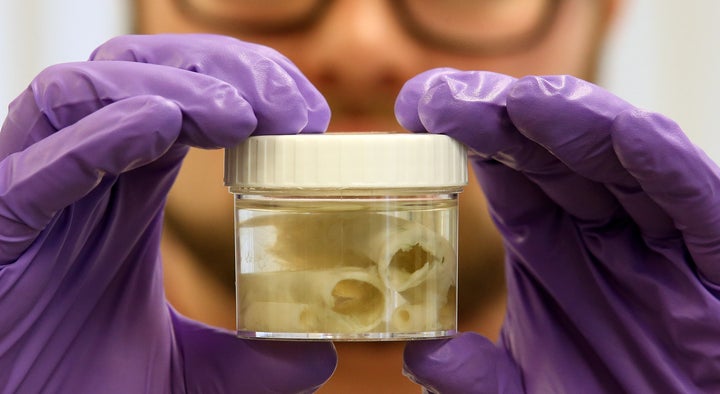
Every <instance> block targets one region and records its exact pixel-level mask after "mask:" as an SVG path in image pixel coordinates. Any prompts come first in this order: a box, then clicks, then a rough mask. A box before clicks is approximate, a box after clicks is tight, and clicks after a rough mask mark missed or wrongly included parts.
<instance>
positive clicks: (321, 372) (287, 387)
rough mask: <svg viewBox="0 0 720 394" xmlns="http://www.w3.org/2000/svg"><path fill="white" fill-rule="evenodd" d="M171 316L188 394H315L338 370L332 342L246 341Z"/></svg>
mask: <svg viewBox="0 0 720 394" xmlns="http://www.w3.org/2000/svg"><path fill="white" fill-rule="evenodd" d="M172 314H173V316H172V317H173V326H174V330H175V335H176V339H177V343H178V346H179V351H180V354H181V358H182V360H181V362H182V365H181V368H182V369H183V370H184V374H185V386H186V387H185V390H186V392H188V393H258V394H259V393H311V392H314V391H315V390H317V389H318V388H319V387H320V386H321V385H322V384H323V383H325V382H326V381H327V380H328V379H329V378H330V376H331V375H332V373H333V372H334V371H335V366H336V364H337V354H336V352H335V348H334V346H333V344H332V343H331V342H300V341H270V340H243V339H240V338H238V337H236V336H235V335H234V334H233V333H231V332H228V331H224V330H221V329H218V328H213V327H209V326H206V325H204V324H201V323H199V322H196V321H193V320H190V319H187V318H185V317H183V316H181V315H179V314H177V313H176V312H174V311H173V312H172Z"/></svg>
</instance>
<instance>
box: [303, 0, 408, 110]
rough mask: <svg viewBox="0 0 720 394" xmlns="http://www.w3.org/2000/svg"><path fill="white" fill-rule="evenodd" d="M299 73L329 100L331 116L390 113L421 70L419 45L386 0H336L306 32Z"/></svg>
mask: <svg viewBox="0 0 720 394" xmlns="http://www.w3.org/2000/svg"><path fill="white" fill-rule="evenodd" d="M310 34H311V35H313V39H312V40H309V41H308V42H309V43H312V45H311V46H310V45H308V47H307V48H306V49H304V50H303V54H302V57H303V58H304V62H303V63H304V68H303V71H304V72H305V74H306V75H307V76H308V78H309V79H310V80H311V81H312V82H313V83H314V84H315V85H316V86H317V87H318V89H320V91H321V92H322V93H323V94H324V95H325V97H326V98H327V99H328V102H329V103H330V105H331V108H332V110H333V117H334V118H337V117H339V116H342V115H355V116H358V115H363V116H366V115H370V114H371V113H373V112H380V111H382V112H384V116H391V117H392V116H393V115H392V106H393V103H394V100H395V97H396V95H397V92H398V91H399V90H400V88H401V87H402V84H403V83H404V82H405V81H407V80H408V79H409V78H410V77H412V76H413V75H415V74H417V73H418V72H420V71H422V70H418V69H417V68H418V67H419V66H418V65H419V64H420V62H419V60H420V58H421V56H420V53H419V50H418V47H417V44H416V43H415V42H414V41H413V40H412V38H411V37H409V36H408V35H407V34H406V33H405V31H404V30H403V28H402V26H401V25H400V23H399V20H398V19H397V17H396V16H395V14H394V12H393V9H392V6H391V4H389V2H388V1H386V0H338V1H335V2H333V4H332V5H331V6H329V8H328V9H327V10H326V14H325V15H324V16H323V18H322V19H321V21H320V22H319V23H318V24H317V25H316V27H315V28H314V29H313V31H312V32H311V33H310Z"/></svg>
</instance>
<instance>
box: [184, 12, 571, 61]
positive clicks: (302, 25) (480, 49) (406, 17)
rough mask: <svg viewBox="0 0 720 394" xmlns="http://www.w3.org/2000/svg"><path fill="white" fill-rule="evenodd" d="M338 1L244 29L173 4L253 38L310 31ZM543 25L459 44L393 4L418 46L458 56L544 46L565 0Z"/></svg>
mask: <svg viewBox="0 0 720 394" xmlns="http://www.w3.org/2000/svg"><path fill="white" fill-rule="evenodd" d="M334 1H335V0H318V1H317V2H316V3H315V5H314V6H313V7H312V8H311V9H310V10H309V11H308V12H307V13H306V15H304V16H303V17H301V18H298V19H297V20H292V21H279V22H277V23H265V22H263V23H252V22H246V23H243V24H242V25H240V24H239V23H238V21H237V20H234V19H232V18H218V17H215V16H210V15H208V14H207V13H205V12H203V11H202V10H201V9H198V7H196V6H195V5H193V2H192V0H173V2H174V3H175V6H176V7H177V9H178V10H179V11H180V12H181V13H182V14H183V15H185V16H186V17H188V18H191V19H194V20H196V21H198V22H199V23H202V24H204V25H208V26H213V27H217V28H220V29H222V30H223V31H228V32H229V31H233V32H234V33H238V34H253V35H267V36H280V35H286V34H291V33H297V32H301V31H307V30H310V28H311V27H312V26H313V25H315V24H317V22H318V21H319V20H320V19H322V18H323V16H324V14H325V12H326V11H327V9H328V8H329V7H330V5H331V4H332V3H333V2H334ZM547 1H548V6H547V7H546V8H545V10H544V12H543V15H542V16H541V17H540V21H539V23H538V24H537V25H536V26H535V27H534V28H533V29H531V30H529V31H528V32H527V33H526V34H521V35H518V36H515V37H511V38H508V39H505V40H498V41H497V42H493V43H477V42H471V41H470V40H459V39H456V38H448V37H443V36H442V35H438V34H435V33H433V32H431V31H429V30H428V29H425V28H423V27H422V24H421V23H418V22H417V21H416V20H415V19H414V18H413V17H412V16H411V12H410V11H409V9H408V6H407V0H389V2H390V5H391V6H392V8H393V10H394V13H395V16H396V17H397V18H398V21H399V22H400V24H401V25H402V26H403V28H404V29H405V30H406V31H407V33H408V34H409V35H410V36H411V37H413V38H414V39H415V40H417V41H418V42H422V43H424V44H426V45H428V46H430V47H433V48H436V49H441V50H444V51H446V52H454V53H461V54H470V55H486V56H492V55H503V54H509V53H514V52H521V51H523V50H525V49H528V48H532V47H533V46H535V45H536V44H537V43H538V42H540V41H541V40H542V39H543V38H544V37H545V36H546V35H547V34H548V32H549V31H550V29H551V28H552V26H553V24H554V22H555V20H556V17H557V15H558V11H559V9H560V4H561V2H562V1H563V0H547Z"/></svg>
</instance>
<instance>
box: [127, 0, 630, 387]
mask: <svg viewBox="0 0 720 394" xmlns="http://www.w3.org/2000/svg"><path fill="white" fill-rule="evenodd" d="M200 1H202V0H200ZM619 2H620V0H605V1H601V0H597V1H595V0H564V1H561V5H560V10H559V14H558V16H557V19H556V21H555V25H554V26H553V27H552V29H551V30H550V31H549V32H548V34H547V35H546V36H545V37H543V39H542V40H541V41H540V42H538V43H537V44H536V45H534V46H533V47H531V48H529V49H525V50H523V51H522V52H517V53H508V54H503V55H495V56H479V55H474V54H460V53H453V52H449V51H443V50H441V49H437V48H433V47H429V46H427V45H425V44H424V43H422V42H419V41H417V40H416V39H415V38H413V37H412V36H410V35H409V34H408V33H407V32H406V31H405V29H404V28H403V26H402V25H401V24H400V23H399V22H398V19H397V17H396V15H395V14H394V12H393V10H392V8H391V6H390V4H389V3H388V2H387V1H385V0H338V1H335V2H333V3H332V4H331V5H330V6H329V8H328V9H327V11H326V13H325V15H324V16H323V18H321V19H320V20H319V21H318V22H317V23H316V24H315V25H313V26H312V27H311V28H309V29H307V30H304V31H302V32H296V33H293V34H287V35H259V34H258V35H250V34H245V35H242V36H241V35H238V34H236V32H234V31H232V30H217V29H213V28H212V27H211V26H209V25H206V24H203V23H201V22H199V21H197V20H194V19H193V18H191V17H188V16H187V15H184V14H183V13H181V12H180V11H179V10H178V9H177V7H176V6H175V4H174V2H173V1H172V0H153V1H149V0H137V1H136V20H135V24H136V30H137V32H138V33H147V34H151V33H170V32H172V33H190V32H210V33H219V34H226V35H235V36H237V37H238V38H240V39H243V40H246V41H251V42H255V43H259V44H264V45H267V46H270V47H272V48H274V49H276V50H278V51H280V52H281V53H283V54H284V55H286V56H287V57H289V58H290V59H291V60H292V61H293V62H294V63H295V64H296V65H297V66H298V67H299V68H300V70H301V71H302V72H303V73H304V74H305V75H306V76H307V77H308V78H309V79H310V81H311V82H313V83H314V84H315V86H316V87H317V88H318V89H319V90H320V91H321V92H322V93H323V95H324V96H325V97H326V99H327V100H328V103H329V104H330V108H331V110H332V113H333V115H332V119H331V123H330V126H329V130H328V131H330V132H332V131H360V130H401V127H400V126H399V125H398V124H397V122H396V120H395V117H394V113H393V105H394V100H395V97H396V95H397V92H398V91H399V90H400V88H401V86H402V85H403V83H404V82H405V81H407V80H408V79H410V78H411V77H413V76H415V75H416V74H418V73H420V72H423V71H425V70H428V69H431V68H435V67H454V68H458V69H463V70H491V71H495V72H500V73H504V74H508V75H512V76H515V77H521V76H523V75H528V74H535V75H547V74H571V75H575V76H578V77H580V78H584V79H587V80H593V79H594V76H595V71H596V70H595V67H596V64H597V58H598V56H599V53H600V52H601V49H602V39H603V37H604V36H605V34H606V32H607V30H608V27H609V26H610V23H611V20H612V19H613V16H614V15H615V14H616V11H617V9H618V8H619V6H620V4H619ZM222 177H223V153H222V151H204V150H199V149H193V150H191V152H190V153H189V154H188V156H187V158H186V159H185V162H184V165H183V169H182V170H181V172H180V174H179V176H178V178H177V181H176V183H175V186H174V187H173V190H172V191H171V193H170V195H169V197H168V202H167V209H166V231H165V234H164V237H163V244H162V248H163V258H164V261H165V266H164V269H165V285H166V292H167V295H168V299H169V300H170V302H171V303H172V304H173V305H174V307H175V308H177V309H178V310H179V311H180V312H182V313H183V314H185V315H188V316H190V317H192V318H195V319H197V320H201V321H204V322H206V323H209V324H213V325H216V326H220V327H225V328H228V329H231V330H234V328H235V301H234V263H233V261H234V260H233V259H234V254H233V253H234V252H233V250H234V246H233V213H232V212H233V206H232V196H231V195H230V194H229V193H228V191H227V188H226V187H225V186H223V182H222ZM470 179H471V181H470V183H469V184H468V186H467V187H466V188H465V190H464V191H463V192H462V194H461V196H460V236H459V274H458V277H459V285H458V288H459V328H460V330H462V331H467V330H472V331H476V332H480V333H482V334H484V335H486V336H487V337H489V338H491V339H497V337H498V334H499V330H500V326H501V324H502V319H503V314H504V307H505V304H504V278H503V275H504V272H503V267H502V253H503V251H502V244H501V239H500V237H499V235H498V234H497V232H496V231H495V229H494V227H493V225H492V223H491V220H490V218H489V216H488V213H487V207H486V205H485V200H484V199H483V196H482V192H481V191H480V188H479V186H478V185H477V183H476V182H475V181H474V176H473V175H472V173H471V174H470ZM336 347H337V349H338V353H339V364H338V369H337V370H336V372H335V374H334V375H333V377H332V378H331V380H330V381H329V382H328V384H326V385H325V386H324V387H323V388H322V389H321V390H320V393H336V392H342V393H354V392H363V393H364V392H373V393H405V392H411V393H414V392H418V388H417V386H415V385H414V384H413V383H411V382H410V381H409V380H408V379H406V378H405V377H403V376H402V375H401V367H402V343H337V344H336Z"/></svg>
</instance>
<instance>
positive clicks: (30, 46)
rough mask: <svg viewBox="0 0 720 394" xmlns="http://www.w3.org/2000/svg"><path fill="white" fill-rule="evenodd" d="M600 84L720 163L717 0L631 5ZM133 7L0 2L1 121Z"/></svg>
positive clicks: (120, 30) (73, 0)
mask: <svg viewBox="0 0 720 394" xmlns="http://www.w3.org/2000/svg"><path fill="white" fill-rule="evenodd" d="M627 2H628V4H627V7H626V10H625V13H624V14H623V18H622V19H621V20H620V21H619V23H618V25H617V26H616V29H615V31H614V34H613V37H612V39H611V41H610V45H609V46H608V48H607V49H606V52H607V53H606V56H605V60H604V63H603V66H602V69H601V70H602V71H601V78H600V81H599V83H600V84H601V85H602V86H604V87H606V88H608V89H609V90H611V91H613V92H614V93H615V94H617V95H619V96H620V97H623V98H624V99H626V100H628V101H630V102H632V103H633V104H635V105H637V106H639V107H643V108H647V109H651V110H654V111H657V112H661V113H663V114H665V115H667V116H669V117H671V118H673V119H674V120H675V121H677V122H678V123H680V125H681V126H682V127H683V129H684V130H685V131H686V132H687V133H688V134H689V135H690V136H691V138H693V140H694V141H695V142H696V143H698V144H699V145H701V146H702V147H703V149H705V151H706V152H708V154H710V155H711V156H712V157H713V158H714V159H715V160H716V161H719V162H720V127H719V126H718V125H717V124H716V123H715V122H714V119H713V117H714V116H715V115H716V114H717V113H718V111H720V109H719V108H717V107H718V105H719V104H720V24H719V23H717V20H718V18H719V17H720V1H718V0H692V1H687V2H680V1H676V0H628V1H627ZM129 4H131V1H129V0H103V1H94V0H63V1H52V0H24V1H22V2H21V1H2V2H1V3H0V121H2V120H4V119H5V116H6V115H7V105H8V104H9V103H10V101H12V99H13V98H15V97H16V96H17V95H18V94H19V93H20V92H21V91H22V90H23V89H24V88H25V87H26V86H27V84H28V83H29V82H30V80H31V79H32V78H33V77H34V76H35V74H37V73H38V72H39V71H41V70H42V69H43V68H45V67H47V66H49V65H51V64H55V63H61V62H68V61H79V60H84V59H86V58H87V57H88V55H89V54H90V52H91V51H92V50H93V49H94V48H95V47H97V46H98V45H99V44H101V43H102V42H104V41H105V40H107V39H109V38H110V37H112V36H115V35H118V34H124V33H128V32H130V30H131V27H132V26H131V22H130V21H131V18H130V6H129Z"/></svg>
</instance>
